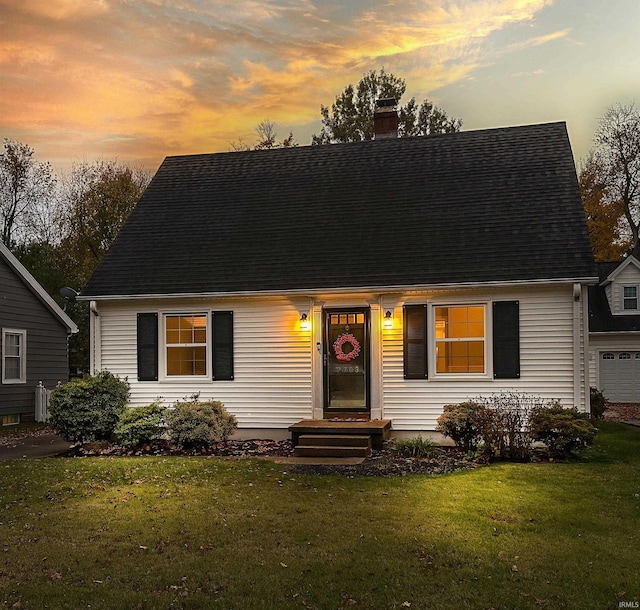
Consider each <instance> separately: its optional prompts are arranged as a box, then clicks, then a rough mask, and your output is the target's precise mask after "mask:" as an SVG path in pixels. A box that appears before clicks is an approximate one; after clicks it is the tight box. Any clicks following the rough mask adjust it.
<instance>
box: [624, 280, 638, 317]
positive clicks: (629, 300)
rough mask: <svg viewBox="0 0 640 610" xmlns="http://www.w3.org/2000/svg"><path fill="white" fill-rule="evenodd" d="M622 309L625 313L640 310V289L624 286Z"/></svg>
mask: <svg viewBox="0 0 640 610" xmlns="http://www.w3.org/2000/svg"><path fill="white" fill-rule="evenodd" d="M622 295H623V300H622V308H623V309H624V310H625V311H635V310H637V309H638V287H637V286H623V288H622Z"/></svg>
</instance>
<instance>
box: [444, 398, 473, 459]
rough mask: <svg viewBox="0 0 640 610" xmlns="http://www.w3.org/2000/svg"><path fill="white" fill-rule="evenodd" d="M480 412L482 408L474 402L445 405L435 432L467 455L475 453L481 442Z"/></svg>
mask: <svg viewBox="0 0 640 610" xmlns="http://www.w3.org/2000/svg"><path fill="white" fill-rule="evenodd" d="M482 410H483V407H481V406H480V405H478V404H477V403H475V402H462V403H460V404H456V405H445V406H444V409H443V413H442V415H441V416H440V417H438V425H437V426H436V432H440V433H441V434H442V435H443V436H447V437H449V438H450V439H451V440H452V441H453V442H454V443H455V445H456V447H458V448H459V449H462V450H463V451H465V452H467V453H469V452H470V451H475V450H476V449H477V448H478V445H479V443H480V441H481V440H482V430H481V427H480V422H481V418H482V416H483V414H482Z"/></svg>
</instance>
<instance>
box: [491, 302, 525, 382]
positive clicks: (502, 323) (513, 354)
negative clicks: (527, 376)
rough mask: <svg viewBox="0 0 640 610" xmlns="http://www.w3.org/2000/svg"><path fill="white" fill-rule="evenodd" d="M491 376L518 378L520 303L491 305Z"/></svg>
mask: <svg viewBox="0 0 640 610" xmlns="http://www.w3.org/2000/svg"><path fill="white" fill-rule="evenodd" d="M493 376H494V378H496V379H519V378H520V303H519V302H518V301H496V302H494V304H493Z"/></svg>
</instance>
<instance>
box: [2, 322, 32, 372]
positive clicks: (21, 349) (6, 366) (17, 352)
mask: <svg viewBox="0 0 640 610" xmlns="http://www.w3.org/2000/svg"><path fill="white" fill-rule="evenodd" d="M26 381H27V331H26V330H14V329H11V328H4V329H3V330H2V383H26Z"/></svg>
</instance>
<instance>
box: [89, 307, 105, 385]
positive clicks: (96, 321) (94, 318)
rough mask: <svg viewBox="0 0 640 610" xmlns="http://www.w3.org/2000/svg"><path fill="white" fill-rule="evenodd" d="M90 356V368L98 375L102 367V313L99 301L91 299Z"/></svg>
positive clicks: (92, 372) (93, 373)
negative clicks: (99, 309) (99, 308)
mask: <svg viewBox="0 0 640 610" xmlns="http://www.w3.org/2000/svg"><path fill="white" fill-rule="evenodd" d="M89 311H90V316H89V330H90V337H91V339H90V342H91V345H90V356H89V369H90V370H91V374H92V375H96V374H97V373H98V372H99V371H100V370H101V369H102V329H101V328H100V313H99V311H98V303H97V302H96V301H91V303H90V305H89Z"/></svg>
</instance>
